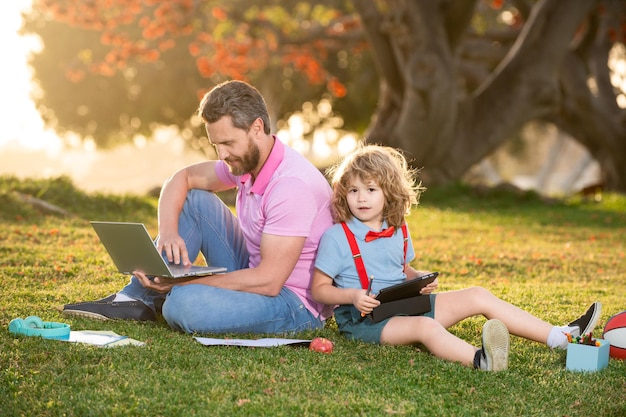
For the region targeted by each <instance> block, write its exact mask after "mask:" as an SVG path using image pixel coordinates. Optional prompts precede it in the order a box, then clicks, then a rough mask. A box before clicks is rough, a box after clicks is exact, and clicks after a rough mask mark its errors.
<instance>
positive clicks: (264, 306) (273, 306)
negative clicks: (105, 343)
mask: <svg viewBox="0 0 626 417" xmlns="http://www.w3.org/2000/svg"><path fill="white" fill-rule="evenodd" d="M198 112H199V114H200V116H201V117H202V118H203V120H204V121H205V123H206V131H207V134H208V138H209V140H210V142H211V143H212V145H213V146H214V147H215V149H216V151H217V154H218V158H219V160H217V161H206V162H201V163H199V164H196V165H191V166H188V167H186V168H183V169H181V170H180V171H178V172H176V173H175V174H173V175H172V176H171V177H170V178H169V179H168V180H167V181H166V182H165V185H164V186H163V189H162V192H161V196H160V198H159V207H158V221H159V236H158V239H157V247H158V249H159V251H161V252H162V253H163V254H164V256H165V257H167V259H168V260H169V261H170V262H175V263H183V264H184V265H188V264H191V263H193V262H194V260H195V258H196V257H197V255H198V253H202V254H203V256H204V257H205V259H206V260H207V262H208V263H209V264H211V265H216V266H224V267H226V268H227V272H226V273H224V274H217V275H212V276H205V277H201V278H194V279H170V278H163V277H156V278H153V279H151V278H150V277H147V276H146V275H145V274H143V273H142V272H141V271H134V274H133V276H132V277H131V280H130V283H129V284H128V285H127V286H126V287H124V288H123V289H122V290H121V291H120V292H119V293H117V294H114V295H111V296H109V297H107V298H104V299H102V300H98V301H95V302H86V303H78V304H68V305H66V306H65V307H64V310H63V311H64V314H65V315H68V316H72V315H74V316H83V317H91V318H97V319H133V320H155V317H156V316H155V301H156V302H157V304H158V303H159V301H162V299H163V294H166V295H167V296H166V298H165V301H164V302H163V305H162V314H163V317H164V318H165V320H166V321H167V323H168V324H169V325H170V326H171V327H173V328H174V329H178V330H182V331H184V332H187V333H284V332H295V331H300V330H304V329H313V328H319V327H322V326H323V324H324V320H326V318H328V317H329V316H330V314H331V310H330V308H329V307H328V306H324V305H322V304H319V303H317V302H316V301H314V300H313V298H312V296H311V294H310V281H311V277H312V273H313V262H314V257H315V253H316V251H317V246H318V243H319V239H320V237H321V235H322V233H323V232H324V231H325V230H326V229H327V228H328V227H330V226H331V224H332V215H331V211H330V197H331V190H330V186H329V184H328V182H327V181H326V179H325V178H324V176H323V175H322V174H321V173H320V172H319V171H318V170H317V169H316V168H315V167H314V166H313V165H312V164H311V163H310V162H308V161H307V160H306V159H305V158H304V157H302V156H301V155H299V154H298V153H297V152H295V151H294V150H293V149H291V148H289V147H287V146H285V145H284V144H283V143H281V142H280V140H278V139H277V138H276V137H275V136H273V135H272V134H271V133H270V119H269V115H268V112H267V108H266V105H265V101H264V99H263V97H262V96H261V94H260V93H259V92H258V91H257V90H256V89H255V88H254V87H252V86H250V85H249V84H247V83H244V82H241V81H229V82H225V83H222V84H220V85H218V86H216V87H215V88H214V89H213V90H211V91H210V92H209V93H207V94H206V95H205V97H204V98H203V99H202V101H201V103H200V106H199V110H198ZM235 187H238V194H237V204H236V208H237V217H235V216H233V215H232V213H231V211H230V210H229V208H228V207H227V206H226V205H225V204H223V203H222V201H221V200H220V199H219V198H218V197H217V196H216V195H215V194H213V192H217V191H224V190H227V189H232V188H235Z"/></svg>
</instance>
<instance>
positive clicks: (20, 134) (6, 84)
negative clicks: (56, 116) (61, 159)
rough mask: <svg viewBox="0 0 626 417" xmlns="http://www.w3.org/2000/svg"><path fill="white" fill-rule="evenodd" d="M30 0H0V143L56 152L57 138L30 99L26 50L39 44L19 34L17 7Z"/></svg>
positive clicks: (19, 9)
mask: <svg viewBox="0 0 626 417" xmlns="http://www.w3.org/2000/svg"><path fill="white" fill-rule="evenodd" d="M30 4H31V1H30V0H14V1H4V2H2V3H0V48H1V49H2V53H3V55H4V60H3V66H2V77H0V91H2V96H1V98H0V123H1V124H2V133H0V147H5V146H12V147H16V146H19V147H23V148H28V149H46V150H48V151H50V152H53V153H54V152H58V151H59V148H60V147H61V146H62V145H61V141H60V139H59V138H58V137H57V136H56V135H55V134H54V133H53V132H51V131H47V130H46V129H45V128H44V124H43V121H42V120H41V116H40V115H39V113H38V112H37V110H36V108H35V105H34V104H33V102H32V101H31V99H30V95H31V94H32V93H33V89H32V87H31V82H30V79H31V72H30V69H29V68H28V65H27V62H26V59H27V54H28V52H29V51H31V50H34V49H36V48H37V47H39V46H40V44H39V42H38V41H37V40H36V39H34V38H32V37H31V38H27V37H21V36H19V35H18V30H19V28H20V26H21V24H22V22H21V15H20V11H22V10H25V9H27V8H29V7H30Z"/></svg>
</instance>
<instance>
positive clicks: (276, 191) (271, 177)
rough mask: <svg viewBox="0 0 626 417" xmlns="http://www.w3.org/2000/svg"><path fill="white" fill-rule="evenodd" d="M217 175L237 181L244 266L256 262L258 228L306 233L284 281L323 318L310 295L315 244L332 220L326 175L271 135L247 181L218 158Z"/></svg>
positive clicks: (260, 230)
mask: <svg viewBox="0 0 626 417" xmlns="http://www.w3.org/2000/svg"><path fill="white" fill-rule="evenodd" d="M215 169H216V172H217V175H218V177H219V179H220V180H221V181H222V182H223V183H224V184H227V185H230V186H235V187H236V186H238V187H239V190H238V192H237V217H238V219H239V223H240V225H241V230H242V231H243V234H244V236H245V238H246V242H247V247H248V252H249V254H250V268H255V267H256V266H258V265H259V263H260V262H261V252H260V245H261V237H262V235H263V234H271V235H279V236H304V237H306V240H305V243H304V248H303V249H302V254H301V255H300V258H299V259H298V262H297V263H296V266H295V268H294V269H293V272H292V273H291V275H290V276H289V278H288V279H287V282H286V283H285V286H286V287H287V288H289V289H290V290H291V291H293V292H294V293H295V294H296V295H297V296H298V297H299V298H300V299H301V300H302V302H303V303H304V305H305V306H306V308H308V309H309V310H310V311H311V312H312V313H313V314H314V315H315V316H320V318H321V319H322V320H326V319H327V318H328V317H330V315H331V314H332V310H331V308H330V307H328V306H325V305H323V304H319V303H317V302H315V301H314V300H313V297H311V290H310V287H311V279H312V276H313V269H314V262H315V255H316V253H317V246H318V245H319V241H320V238H321V236H322V234H323V233H324V231H326V229H328V228H329V227H330V226H331V225H332V223H333V221H332V214H331V209H330V200H331V194H332V191H331V188H330V185H329V184H328V181H326V179H325V178H324V176H323V175H322V174H321V173H320V171H319V170H318V169H317V168H316V167H315V166H313V164H311V163H310V162H309V161H308V160H307V159H306V158H304V157H303V156H302V155H300V154H299V153H297V152H296V151H294V150H293V149H291V148H289V147H288V146H286V145H285V144H283V143H282V142H281V141H280V140H279V139H278V138H276V137H274V147H273V149H272V151H271V153H270V155H269V157H268V159H267V161H266V162H265V165H263V168H262V169H261V172H259V175H258V176H257V178H256V180H255V181H253V179H252V176H251V175H250V174H245V175H242V176H239V177H237V176H234V175H232V173H231V172H230V170H229V169H228V166H227V165H226V164H225V163H224V162H223V161H218V163H217V164H216V167H215Z"/></svg>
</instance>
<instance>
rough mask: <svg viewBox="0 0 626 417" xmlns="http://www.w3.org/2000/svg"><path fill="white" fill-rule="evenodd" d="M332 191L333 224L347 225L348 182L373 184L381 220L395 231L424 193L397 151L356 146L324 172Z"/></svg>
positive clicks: (377, 146)
mask: <svg viewBox="0 0 626 417" xmlns="http://www.w3.org/2000/svg"><path fill="white" fill-rule="evenodd" d="M327 174H328V176H329V177H330V178H331V185H332V187H333V198H332V208H333V216H334V219H335V222H341V221H348V220H349V219H350V218H352V213H351V212H350V209H349V208H348V201H347V198H346V196H347V194H348V182H349V181H350V180H351V179H352V178H354V177H358V178H359V179H360V180H361V181H363V182H369V181H374V182H376V183H377V184H378V185H379V186H380V188H381V189H382V191H383V194H384V195H385V207H384V209H383V218H385V219H386V220H387V224H388V225H389V226H394V227H396V228H398V227H400V226H401V225H402V224H403V223H404V216H405V215H407V214H408V213H409V211H410V210H411V207H412V206H413V205H417V203H418V201H419V196H420V194H421V192H422V191H424V190H425V188H424V187H422V184H421V182H419V183H417V182H416V181H417V174H418V170H416V169H412V168H410V167H409V164H408V162H407V160H406V158H405V157H404V155H403V154H402V153H401V152H400V151H399V150H397V149H394V148H391V147H387V146H381V145H375V144H372V145H366V144H364V143H360V144H359V146H358V148H357V149H356V150H355V151H353V152H352V153H351V154H350V155H348V156H346V157H345V158H344V160H343V161H342V162H341V163H340V164H338V165H336V166H334V167H331V168H330V169H329V170H328V172H327Z"/></svg>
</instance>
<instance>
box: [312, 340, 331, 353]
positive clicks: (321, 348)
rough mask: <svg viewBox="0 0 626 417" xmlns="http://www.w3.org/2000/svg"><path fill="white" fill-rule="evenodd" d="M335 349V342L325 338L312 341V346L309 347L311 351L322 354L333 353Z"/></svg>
mask: <svg viewBox="0 0 626 417" xmlns="http://www.w3.org/2000/svg"><path fill="white" fill-rule="evenodd" d="M333 348H334V345H333V342H331V341H330V340H328V339H326V338H324V337H316V338H315V339H313V340H312V341H311V344H310V345H309V350H314V351H316V352H321V353H332V352H333Z"/></svg>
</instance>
